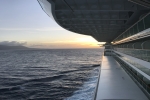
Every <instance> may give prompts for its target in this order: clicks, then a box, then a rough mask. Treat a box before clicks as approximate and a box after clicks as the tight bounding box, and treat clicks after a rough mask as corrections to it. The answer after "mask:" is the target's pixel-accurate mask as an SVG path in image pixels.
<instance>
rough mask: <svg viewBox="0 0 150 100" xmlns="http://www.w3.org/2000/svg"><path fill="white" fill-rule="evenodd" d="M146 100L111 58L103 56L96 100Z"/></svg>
mask: <svg viewBox="0 0 150 100" xmlns="http://www.w3.org/2000/svg"><path fill="white" fill-rule="evenodd" d="M116 99H117V100H122V99H123V100H148V98H147V96H146V95H145V94H144V93H143V92H142V90H141V89H140V88H139V87H138V86H137V85H136V83H135V82H134V81H133V80H132V79H131V78H130V76H129V75H128V74H127V73H126V72H125V71H124V69H123V68H122V67H121V65H120V64H119V63H118V62H117V61H116V60H115V59H114V58H113V57H111V56H103V60H102V65H101V72H100V79H99V84H98V90H97V96H96V100H116Z"/></svg>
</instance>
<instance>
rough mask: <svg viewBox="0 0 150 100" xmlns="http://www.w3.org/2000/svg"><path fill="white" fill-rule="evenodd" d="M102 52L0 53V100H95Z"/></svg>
mask: <svg viewBox="0 0 150 100" xmlns="http://www.w3.org/2000/svg"><path fill="white" fill-rule="evenodd" d="M102 53H103V49H49V50H5V51H4V50H1V51H0V100H27V99H29V100H92V99H93V98H94V95H95V88H96V83H97V80H98V75H99V68H100V64H101V57H102Z"/></svg>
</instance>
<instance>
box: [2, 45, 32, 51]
mask: <svg viewBox="0 0 150 100" xmlns="http://www.w3.org/2000/svg"><path fill="white" fill-rule="evenodd" d="M24 49H30V48H27V47H25V46H6V45H0V50H24Z"/></svg>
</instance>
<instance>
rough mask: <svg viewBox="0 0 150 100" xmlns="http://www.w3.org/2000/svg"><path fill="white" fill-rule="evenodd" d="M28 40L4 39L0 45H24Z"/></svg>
mask: <svg viewBox="0 0 150 100" xmlns="http://www.w3.org/2000/svg"><path fill="white" fill-rule="evenodd" d="M26 44H27V42H17V41H2V42H0V45H7V46H23V45H26Z"/></svg>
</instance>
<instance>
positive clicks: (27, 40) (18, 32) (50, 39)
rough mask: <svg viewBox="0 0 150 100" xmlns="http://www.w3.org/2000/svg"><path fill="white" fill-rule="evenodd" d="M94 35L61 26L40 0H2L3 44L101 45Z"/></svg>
mask: <svg viewBox="0 0 150 100" xmlns="http://www.w3.org/2000/svg"><path fill="white" fill-rule="evenodd" d="M98 44H101V43H98V42H97V41H96V40H95V39H94V38H92V37H91V36H87V35H81V34H77V33H73V32H70V31H67V30H65V29H63V28H61V27H60V26H59V25H58V24H57V23H56V22H55V21H54V20H52V18H50V17H49V16H48V15H47V14H46V13H45V12H44V11H43V10H42V9H41V7H40V5H39V3H38V2H37V0H0V45H12V46H14V45H24V46H27V47H31V48H99V46H98Z"/></svg>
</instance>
